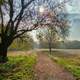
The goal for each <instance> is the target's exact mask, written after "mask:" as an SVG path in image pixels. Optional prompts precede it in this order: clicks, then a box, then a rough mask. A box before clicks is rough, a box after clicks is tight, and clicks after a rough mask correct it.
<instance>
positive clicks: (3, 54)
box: [0, 45, 8, 63]
mask: <svg viewBox="0 0 80 80" xmlns="http://www.w3.org/2000/svg"><path fill="white" fill-rule="evenodd" d="M7 49H8V47H7V46H4V45H2V46H0V63H4V62H6V61H7V60H8V58H7Z"/></svg>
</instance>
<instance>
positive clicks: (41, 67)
mask: <svg viewBox="0 0 80 80" xmlns="http://www.w3.org/2000/svg"><path fill="white" fill-rule="evenodd" d="M34 70H35V77H36V80H76V79H75V78H74V77H73V75H72V74H71V73H69V72H68V71H67V70H65V69H64V68H62V67H60V66H59V65H58V64H56V63H55V61H52V60H51V59H50V58H49V56H48V55H47V54H44V53H43V52H38V53H37V64H36V65H35V69H34Z"/></svg>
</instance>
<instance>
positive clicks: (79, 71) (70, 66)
mask: <svg viewBox="0 0 80 80" xmlns="http://www.w3.org/2000/svg"><path fill="white" fill-rule="evenodd" d="M50 57H51V58H52V59H53V60H54V61H55V62H56V63H58V64H59V65H61V66H62V67H64V68H65V69H67V70H68V71H70V72H71V73H72V74H73V75H74V76H75V77H76V80H80V55H70V54H67V53H66V55H65V54H64V53H60V52H57V53H55V52H53V53H52V55H50Z"/></svg>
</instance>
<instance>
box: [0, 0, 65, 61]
mask: <svg viewBox="0 0 80 80" xmlns="http://www.w3.org/2000/svg"><path fill="white" fill-rule="evenodd" d="M66 2H67V0H63V1H62V2H60V1H58V0H56V1H55V0H0V57H2V61H4V59H5V58H6V57H7V50H8V48H9V46H10V45H11V44H12V43H13V41H14V40H15V39H16V38H20V37H24V35H23V34H24V33H26V32H29V31H32V30H36V29H38V28H43V27H47V26H48V25H53V26H50V27H53V28H54V27H56V30H58V31H59V32H60V33H62V32H64V29H65V27H64V24H66V23H67V22H66V21H64V20H63V18H61V16H59V14H61V13H62V12H63V13H64V12H65V10H64V6H65V5H64V4H65V3H66ZM43 4H45V6H46V7H47V9H48V11H47V12H44V14H42V15H41V14H40V12H39V11H38V9H39V7H40V6H43ZM48 27H49V26H48Z"/></svg>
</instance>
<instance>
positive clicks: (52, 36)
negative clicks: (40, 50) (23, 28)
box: [37, 9, 70, 54]
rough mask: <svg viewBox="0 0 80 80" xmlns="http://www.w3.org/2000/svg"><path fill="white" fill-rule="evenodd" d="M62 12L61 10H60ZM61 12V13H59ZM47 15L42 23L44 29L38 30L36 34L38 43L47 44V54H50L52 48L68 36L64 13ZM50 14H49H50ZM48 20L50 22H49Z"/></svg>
mask: <svg viewBox="0 0 80 80" xmlns="http://www.w3.org/2000/svg"><path fill="white" fill-rule="evenodd" d="M62 10H63V9H62ZM61 12H62V11H61ZM61 12H59V13H58V14H57V13H56V14H55V13H54V14H49V15H48V16H47V21H46V23H44V25H45V26H46V28H43V29H40V30H39V31H38V33H37V38H38V40H39V42H41V41H43V44H44V42H47V43H48V48H49V52H50V54H51V52H52V46H53V44H55V43H56V42H57V41H59V40H60V39H62V40H65V39H66V37H68V35H69V28H70V27H69V21H68V19H67V14H66V13H61ZM50 13H51V12H50ZM49 18H50V20H49Z"/></svg>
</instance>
